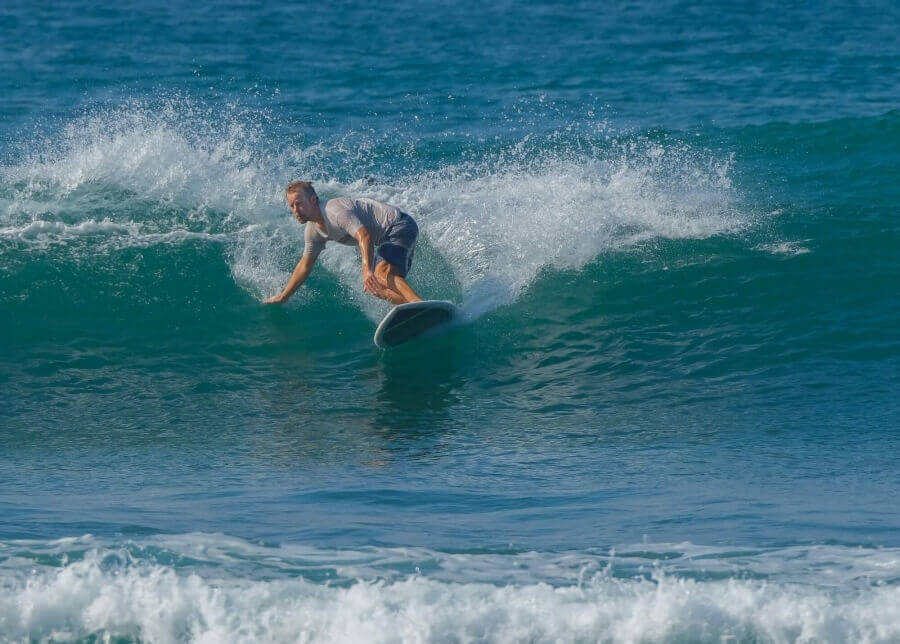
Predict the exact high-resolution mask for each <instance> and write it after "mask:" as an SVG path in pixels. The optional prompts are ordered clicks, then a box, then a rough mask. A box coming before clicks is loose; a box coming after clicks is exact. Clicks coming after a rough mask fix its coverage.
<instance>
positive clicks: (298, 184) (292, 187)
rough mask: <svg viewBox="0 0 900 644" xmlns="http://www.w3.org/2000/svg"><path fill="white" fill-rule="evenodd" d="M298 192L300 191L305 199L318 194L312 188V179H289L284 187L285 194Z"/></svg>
mask: <svg viewBox="0 0 900 644" xmlns="http://www.w3.org/2000/svg"><path fill="white" fill-rule="evenodd" d="M298 192H302V193H303V196H304V197H306V198H307V199H312V198H313V197H318V196H319V195H317V194H316V189H315V188H313V185H312V181H291V182H290V183H289V184H287V187H286V188H285V189H284V194H286V195H295V194H297V193H298Z"/></svg>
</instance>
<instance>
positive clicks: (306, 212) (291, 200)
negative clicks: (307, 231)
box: [284, 181, 319, 224]
mask: <svg viewBox="0 0 900 644" xmlns="http://www.w3.org/2000/svg"><path fill="white" fill-rule="evenodd" d="M284 196H285V199H287V204H288V207H289V208H290V209H291V212H292V213H294V218H295V219H296V220H297V221H299V222H300V223H301V224H305V223H306V222H307V221H309V220H310V219H311V218H312V216H314V215H318V214H319V195H317V194H316V191H315V188H313V186H312V182H310V181H291V182H290V183H289V184H287V187H286V188H285V189H284Z"/></svg>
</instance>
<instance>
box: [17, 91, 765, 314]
mask: <svg viewBox="0 0 900 644" xmlns="http://www.w3.org/2000/svg"><path fill="white" fill-rule="evenodd" d="M264 121H265V119H252V118H248V117H247V116H246V114H240V113H237V112H233V113H229V114H227V115H225V116H223V115H222V114H221V113H214V112H213V111H212V110H210V109H208V108H203V107H199V106H197V105H196V104H193V103H191V102H190V101H185V100H184V99H177V100H176V99H173V100H171V101H168V102H166V103H165V104H163V105H162V106H161V107H156V108H154V109H151V108H149V107H147V106H144V105H140V104H129V105H126V106H123V107H120V108H116V109H114V110H106V111H102V112H100V113H94V114H91V115H89V116H85V117H83V118H79V119H76V120H74V121H72V122H70V123H69V124H67V125H66V127H65V128H63V132H62V135H61V136H60V137H58V138H57V139H55V142H52V143H51V142H49V141H32V142H31V147H32V151H31V152H29V153H27V154H23V155H22V156H21V157H20V158H19V159H16V160H15V161H14V162H13V163H11V164H9V165H6V166H2V167H0V240H2V239H15V240H17V241H19V242H25V243H28V244H31V245H32V246H33V247H35V248H36V249H37V248H42V247H43V248H46V247H48V246H53V245H62V246H66V245H68V246H71V247H72V249H73V252H75V249H78V248H81V249H82V250H84V249H89V250H90V252H91V253H95V252H102V251H103V249H104V248H108V247H116V248H118V247H121V246H128V245H136V246H140V245H148V244H156V243H174V244H177V243H180V242H183V241H184V240H186V239H198V238H199V239H204V240H206V241H208V242H209V243H216V244H223V245H224V247H225V249H226V251H225V256H226V257H227V261H228V262H229V265H230V267H231V271H232V275H233V276H234V279H235V282H236V283H237V284H238V285H239V286H240V287H241V288H243V289H245V290H247V291H248V292H249V293H251V294H252V295H253V297H256V298H262V297H264V296H266V295H269V294H272V293H274V292H277V290H278V289H279V288H280V286H281V285H283V284H284V282H285V280H286V279H287V277H288V275H289V274H290V271H291V269H292V268H293V265H294V263H295V262H296V260H297V259H298V258H299V254H300V253H301V252H302V230H301V229H300V227H299V226H297V225H296V223H295V222H294V221H293V220H292V219H291V218H290V217H289V215H288V213H287V210H286V208H285V206H284V203H283V194H282V190H283V185H284V183H285V182H286V181H287V180H289V179H292V178H296V177H300V176H303V177H312V178H314V179H316V180H317V186H318V189H319V191H320V193H321V195H322V197H323V198H329V197H334V196H339V195H340V196H343V195H351V196H367V197H373V198H376V199H382V200H385V201H389V202H391V203H394V204H395V205H397V206H399V207H401V208H403V209H404V210H406V211H408V212H410V213H412V214H413V215H414V216H415V217H416V219H417V220H418V221H419V224H420V229H421V231H422V234H423V237H424V238H425V239H426V240H427V241H426V242H424V243H425V244H427V245H428V246H429V247H430V248H431V249H433V251H434V253H436V254H437V255H439V256H440V258H441V259H442V264H441V268H440V270H445V271H446V270H449V271H451V272H452V273H453V274H452V275H448V276H443V277H441V278H439V279H438V283H439V284H447V285H449V284H451V283H455V284H458V285H459V287H460V288H461V292H462V298H463V306H464V308H465V310H466V311H467V312H468V313H469V315H470V316H472V317H478V316H480V315H482V314H484V313H485V312H487V311H490V310H492V309H494V308H496V307H498V306H502V305H504V304H507V303H509V302H512V301H514V300H515V298H516V297H517V296H518V295H519V293H520V292H521V291H522V290H523V289H525V288H527V287H528V285H529V284H530V283H532V282H533V280H534V279H535V276H536V275H537V274H538V273H539V271H541V270H542V269H544V268H550V269H579V268H581V267H583V266H585V265H586V264H588V263H590V262H593V261H596V260H598V258H601V257H602V256H603V255H604V254H605V253H609V252H612V251H618V250H621V249H626V248H629V247H634V246H635V245H638V244H641V243H643V242H645V241H647V240H650V239H654V238H668V239H680V238H705V237H709V236H713V235H718V234H728V233H733V232H735V231H737V230H740V229H741V228H743V227H745V226H746V225H747V224H748V222H749V217H748V215H746V214H745V213H742V212H741V211H740V209H739V207H737V206H736V205H735V204H736V198H735V195H734V190H733V187H732V185H731V180H730V176H729V175H730V168H731V159H730V158H728V157H726V158H722V155H721V154H715V153H713V152H710V151H707V150H702V149H694V148H692V147H690V146H689V145H686V144H684V143H682V142H679V141H660V140H654V139H652V138H650V137H647V136H642V135H635V134H627V135H622V134H618V135H617V134H614V133H612V132H610V129H609V127H608V126H606V125H603V126H602V127H598V126H596V125H592V126H591V127H590V128H588V127H587V126H584V127H582V130H583V132H581V133H579V132H578V131H577V130H578V128H575V130H576V134H575V135H572V134H571V131H572V129H573V128H572V127H571V126H570V127H568V128H567V129H566V131H565V132H551V133H549V134H546V135H542V136H536V135H535V136H532V135H527V134H526V135H523V136H521V137H520V138H519V139H518V140H517V141H513V142H511V143H498V144H496V145H484V144H479V145H480V147H478V146H476V147H473V148H472V149H470V150H467V151H466V152H465V153H464V154H462V155H457V156H455V157H454V158H450V159H446V160H442V161H439V162H438V163H437V164H432V167H428V168H424V169H423V168H418V167H416V166H417V164H416V163H414V162H411V163H409V164H407V165H405V166H404V165H401V166H400V167H399V168H394V169H393V170H392V174H391V176H388V177H386V178H385V179H384V180H382V181H379V182H377V183H374V184H372V183H370V182H369V181H367V180H364V179H363V178H362V177H361V176H360V177H359V178H357V179H356V180H351V181H340V180H338V179H335V178H333V177H331V176H328V175H327V174H326V175H324V176H323V174H322V171H323V170H322V168H326V170H327V168H333V167H334V166H335V163H336V162H335V159H334V157H335V154H337V156H338V157H340V156H341V155H340V150H344V149H346V148H347V145H346V141H345V140H344V139H345V138H346V135H344V136H341V137H339V138H337V139H336V140H335V141H327V140H324V141H317V142H314V143H313V144H312V145H307V146H305V147H304V146H301V145H291V146H282V147H281V148H276V147H274V146H273V145H271V143H270V142H269V140H268V139H267V134H266V132H267V124H266V123H265V122H264ZM420 143H421V144H422V145H427V144H428V142H427V141H423V142H420ZM379 145H382V142H381V141H380V140H374V141H370V142H369V145H368V146H363V147H364V149H366V150H368V151H369V152H368V154H369V156H372V155H376V156H377V155H378V154H380V153H379V152H378V149H379ZM356 149H357V151H358V150H359V149H360V148H359V147H357V148H356ZM329 154H330V155H331V156H330V157H329V156H328V155H329ZM326 158H328V159H330V161H329V162H328V163H325V162H324V161H323V160H325V159H326ZM344 158H345V162H346V163H347V164H350V165H351V166H353V167H355V165H353V164H357V165H359V164H360V163H362V162H363V161H364V159H361V158H359V157H358V155H357V157H353V156H350V155H347V156H345V157H344ZM367 163H368V162H366V163H364V164H363V165H366V164H367ZM353 174H354V172H353V169H352V167H350V168H347V167H345V168H342V172H341V175H342V176H353ZM427 259H428V255H427V253H426V254H424V255H422V256H420V261H419V262H418V265H417V266H416V267H415V269H414V272H413V276H412V279H413V281H415V280H416V279H417V274H418V278H422V277H424V276H426V275H428V273H429V271H433V270H437V268H436V267H435V266H429V265H428V263H427ZM358 261H359V260H358V258H357V257H356V253H355V251H354V249H349V248H343V247H337V248H332V247H331V246H330V247H329V248H328V250H327V252H326V253H324V254H323V256H322V263H323V265H324V266H325V268H326V269H327V270H329V271H331V272H332V273H334V274H335V275H336V276H337V277H338V279H339V280H340V282H341V283H342V285H343V286H344V287H345V288H344V291H345V292H344V294H343V295H344V296H345V297H347V298H348V299H350V300H351V301H353V302H355V303H356V304H357V305H358V306H361V307H362V308H363V309H364V310H366V311H367V312H368V313H369V315H371V316H372V317H373V318H374V317H377V316H378V315H380V314H381V313H382V312H383V308H384V307H383V306H381V305H380V304H378V303H375V302H372V301H371V298H368V297H366V296H364V295H362V292H361V284H358V282H359V268H358ZM441 280H443V281H441ZM299 301H301V302H302V297H301V298H300V300H299Z"/></svg>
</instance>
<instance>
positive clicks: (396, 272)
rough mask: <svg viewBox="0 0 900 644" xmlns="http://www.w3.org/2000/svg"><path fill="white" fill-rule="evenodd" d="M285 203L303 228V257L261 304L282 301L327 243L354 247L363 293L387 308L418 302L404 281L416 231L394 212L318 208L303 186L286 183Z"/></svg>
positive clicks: (350, 202)
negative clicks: (280, 287) (278, 290)
mask: <svg viewBox="0 0 900 644" xmlns="http://www.w3.org/2000/svg"><path fill="white" fill-rule="evenodd" d="M285 198H286V199H287V203H288V207H289V208H290V209H291V212H292V213H293V214H294V218H295V219H296V220H297V221H298V222H300V223H301V224H306V230H305V234H304V240H305V242H306V244H305V247H304V249H303V257H301V258H300V261H299V262H298V263H297V267H296V268H295V269H294V272H293V274H292V275H291V279H290V280H288V283H287V285H286V286H285V287H284V290H282V292H281V293H280V294H278V295H276V296H274V297H270V298H269V299H267V300H266V304H280V303H282V302H285V301H287V299H288V298H289V297H291V295H293V294H294V291H296V290H297V289H298V288H300V286H301V285H302V284H303V283H304V282H305V281H306V278H307V277H309V274H310V272H311V271H312V267H313V265H314V264H315V263H316V258H318V256H319V253H321V252H322V250H323V249H324V248H325V244H327V243H328V242H330V241H333V242H338V243H339V244H344V245H345V246H359V252H360V255H361V257H362V282H363V290H364V291H365V292H368V293H371V294H372V295H374V296H376V297H380V298H381V299H383V300H387V301H388V302H390V303H391V304H405V303H407V302H420V301H422V298H421V297H419V296H418V294H417V293H416V292H415V291H414V290H413V289H412V287H411V286H410V285H409V282H407V281H406V275H407V273H408V272H409V269H410V267H411V266H412V261H413V254H414V251H415V246H416V238H417V237H418V234H419V227H418V226H417V225H416V221H415V220H414V219H413V218H412V217H410V216H409V215H408V214H406V213H405V212H403V211H401V210H399V209H398V208H395V207H394V206H391V205H388V204H386V203H382V202H380V201H375V200H374V199H351V198H349V197H340V198H338V199H330V200H328V202H327V203H326V204H325V207H324V208H322V207H321V206H320V204H319V196H318V195H317V194H316V191H315V189H314V188H313V186H312V183H311V182H309V181H292V182H291V183H289V184H288V185H287V187H286V188H285Z"/></svg>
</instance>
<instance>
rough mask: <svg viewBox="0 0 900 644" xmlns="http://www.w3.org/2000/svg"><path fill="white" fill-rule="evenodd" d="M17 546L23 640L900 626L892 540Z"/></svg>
mask: <svg viewBox="0 0 900 644" xmlns="http://www.w3.org/2000/svg"><path fill="white" fill-rule="evenodd" d="M2 550H3V552H4V554H5V555H6V556H7V557H8V558H7V559H6V564H5V565H4V566H3V569H2V571H0V579H2V583H3V585H4V588H5V589H6V591H7V592H6V593H4V597H3V598H2V599H0V615H2V616H3V618H4V624H5V629H6V630H5V633H6V635H7V637H9V638H10V639H29V638H30V639H44V638H50V639H53V640H69V639H75V640H85V639H89V638H99V639H106V638H113V639H116V640H117V641H154V642H177V641H183V640H186V639H188V640H191V641H211V642H212V641H226V640H227V641H244V642H267V641H306V642H333V641H371V642H393V641H441V642H444V641H446V642H454V641H497V642H519V641H523V640H527V641H534V642H545V641H547V642H551V641H592V642H596V641H601V642H602V641H659V640H674V641H695V642H720V641H722V640H723V639H725V640H732V641H794V640H806V641H820V642H841V641H851V640H852V641H868V642H888V641H893V640H894V639H896V638H897V637H898V635H900V632H898V630H897V626H896V620H895V619H893V617H892V616H893V614H894V611H895V610H896V606H897V600H898V588H897V587H896V585H894V584H893V583H891V581H890V579H891V578H893V579H894V580H896V576H897V572H898V570H897V552H895V551H894V550H863V551H860V550H858V549H848V548H841V547H813V548H808V547H807V548H802V547H794V548H786V549H766V550H756V551H744V552H734V551H728V550H723V549H715V548H699V547H696V546H692V545H691V544H660V545H647V544H644V545H642V546H640V547H639V548H636V549H626V550H625V551H623V552H621V553H619V552H609V553H606V554H598V553H592V552H564V553H558V554H553V553H537V552H522V553H502V554H501V553H497V554H488V553H483V554H464V553H458V554H445V553H441V552H436V551H431V550H423V549H400V550H394V549H385V548H369V549H365V550H346V551H345V550H339V551H335V550H318V549H314V548H304V547H281V548H273V547H271V546H270V547H265V546H259V545H254V544H251V543H248V542H244V541H240V540H236V539H233V538H230V539H229V538H224V537H222V536H219V535H197V534H193V535H182V536H178V537H166V538H155V539H150V540H143V541H138V542H127V543H125V544H120V545H116V546H113V547H111V546H109V545H108V544H104V543H102V541H98V540H97V539H95V538H91V537H81V538H78V539H67V540H65V541H56V542H43V543H35V542H7V543H4V544H3V546H2ZM801 562H802V563H801ZM808 565H815V566H817V567H818V568H819V570H820V573H824V574H825V575H827V576H828V578H829V579H828V582H827V583H826V584H823V583H822V581H823V580H822V576H821V574H820V575H819V576H816V577H815V579H813V580H810V579H809V572H808V569H807V568H806V566H808ZM248 568H252V569H253V571H254V572H253V576H252V577H248V575H247V570H248ZM810 581H812V583H810ZM885 582H887V583H885Z"/></svg>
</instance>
